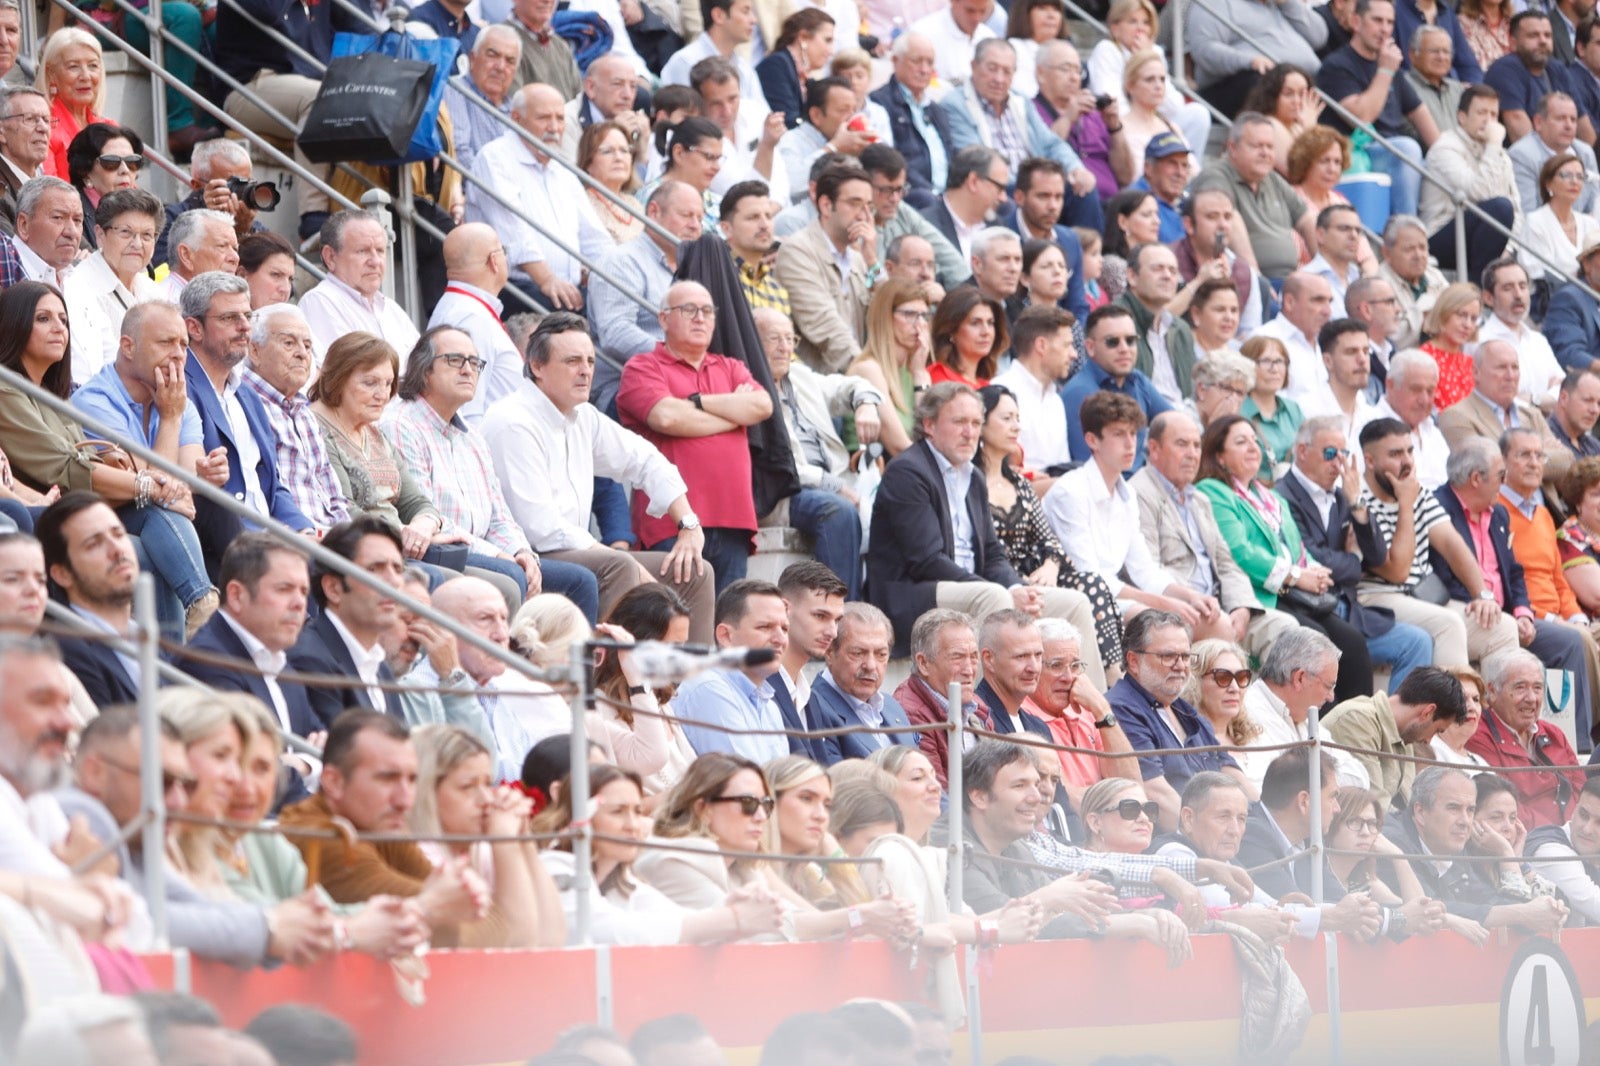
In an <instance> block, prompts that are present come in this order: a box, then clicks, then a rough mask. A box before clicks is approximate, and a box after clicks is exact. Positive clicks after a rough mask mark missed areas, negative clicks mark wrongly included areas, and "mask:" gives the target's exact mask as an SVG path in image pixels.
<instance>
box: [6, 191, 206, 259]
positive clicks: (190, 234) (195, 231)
mask: <svg viewBox="0 0 1600 1066" xmlns="http://www.w3.org/2000/svg"><path fill="white" fill-rule="evenodd" d="M68 188H71V186H68ZM19 209H20V207H19ZM207 222H217V223H220V224H222V225H224V226H227V227H228V229H230V230H231V229H233V218H232V216H230V215H225V214H223V213H222V212H221V211H213V210H211V209H210V208H209V207H201V208H196V209H195V210H193V211H185V212H184V213H183V214H181V215H179V216H178V217H177V218H175V219H173V220H172V225H171V226H170V227H168V229H167V265H168V266H170V267H176V266H177V265H178V249H179V248H193V247H195V246H196V245H198V244H199V243H200V240H201V237H202V236H203V235H204V233H205V228H206V223H207Z"/></svg>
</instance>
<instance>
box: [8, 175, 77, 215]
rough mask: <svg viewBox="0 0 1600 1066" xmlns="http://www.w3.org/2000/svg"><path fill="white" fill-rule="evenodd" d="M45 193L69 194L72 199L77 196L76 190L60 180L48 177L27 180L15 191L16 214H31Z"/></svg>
mask: <svg viewBox="0 0 1600 1066" xmlns="http://www.w3.org/2000/svg"><path fill="white" fill-rule="evenodd" d="M47 192H66V193H71V194H72V195H73V196H74V197H76V196H77V195H78V190H77V189H74V188H73V187H72V186H71V185H68V184H67V183H66V182H64V181H62V180H61V179H60V178H52V177H49V176H46V177H42V178H29V179H28V180H27V181H25V182H23V184H22V188H21V189H19V190H17V214H19V215H31V214H33V212H34V209H35V208H36V207H38V206H39V201H40V200H42V199H43V198H44V194H45V193H47Z"/></svg>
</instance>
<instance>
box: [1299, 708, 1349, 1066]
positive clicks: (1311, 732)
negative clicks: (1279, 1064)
mask: <svg viewBox="0 0 1600 1066" xmlns="http://www.w3.org/2000/svg"><path fill="white" fill-rule="evenodd" d="M1306 735H1307V737H1308V738H1309V739H1310V741H1311V760H1310V762H1311V766H1310V770H1311V775H1310V780H1309V781H1308V782H1307V783H1308V784H1309V785H1310V786H1311V794H1310V797H1309V798H1310V801H1311V802H1310V807H1311V902H1312V903H1313V904H1314V905H1315V906H1317V907H1321V906H1322V903H1323V900H1324V898H1325V891H1324V890H1325V886H1324V885H1323V867H1324V864H1325V856H1326V850H1327V841H1326V840H1325V839H1323V833H1322V753H1323V750H1324V749H1323V747H1322V730H1321V727H1320V726H1319V725H1318V723H1317V714H1316V712H1315V711H1313V712H1312V713H1311V714H1310V715H1309V716H1307V718H1306ZM1322 947H1323V951H1324V952H1326V954H1327V966H1328V975H1327V987H1328V1051H1329V1061H1330V1062H1332V1063H1333V1064H1334V1066H1338V1063H1339V1062H1340V1059H1341V1048H1342V1045H1343V1033H1342V1031H1341V1029H1342V1023H1341V1019H1340V1004H1339V937H1338V935H1337V934H1335V933H1324V934H1323V935H1322Z"/></svg>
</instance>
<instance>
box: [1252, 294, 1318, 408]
mask: <svg viewBox="0 0 1600 1066" xmlns="http://www.w3.org/2000/svg"><path fill="white" fill-rule="evenodd" d="M1332 317H1333V286H1332V285H1330V284H1328V279H1327V278H1325V277H1323V276H1322V275H1320V274H1310V273H1307V272H1306V271H1304V270H1297V271H1295V272H1294V273H1292V274H1290V275H1289V276H1288V277H1287V278H1285V279H1284V282H1283V306H1282V308H1280V309H1279V311H1278V314H1277V316H1276V317H1274V318H1272V319H1270V320H1269V321H1267V322H1265V323H1263V324H1262V326H1261V328H1260V329H1258V330H1256V332H1255V335H1256V336H1258V337H1272V338H1274V339H1275V340H1278V341H1280V342H1281V343H1282V344H1283V346H1284V348H1285V349H1287V351H1288V353H1289V384H1288V385H1287V386H1286V387H1285V388H1284V390H1283V394H1284V395H1285V396H1287V397H1289V399H1291V400H1293V401H1294V402H1295V403H1297V404H1299V405H1300V406H1302V407H1316V406H1317V405H1318V404H1319V402H1320V400H1319V396H1320V395H1321V394H1323V393H1325V392H1326V391H1327V389H1328V368H1327V367H1326V366H1324V365H1323V362H1322V350H1321V348H1320V346H1319V345H1318V343H1317V337H1318V335H1319V334H1320V333H1321V332H1322V327H1323V326H1326V325H1327V324H1328V321H1329V319H1331V318H1332Z"/></svg>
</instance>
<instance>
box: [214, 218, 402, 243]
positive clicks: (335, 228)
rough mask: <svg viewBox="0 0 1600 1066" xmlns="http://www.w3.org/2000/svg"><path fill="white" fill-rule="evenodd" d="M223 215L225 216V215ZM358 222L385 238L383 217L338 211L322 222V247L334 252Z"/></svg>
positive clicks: (385, 231)
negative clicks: (379, 230)
mask: <svg viewBox="0 0 1600 1066" xmlns="http://www.w3.org/2000/svg"><path fill="white" fill-rule="evenodd" d="M223 217H224V218H227V216H226V215H224V216H223ZM229 221H230V222H231V221H232V220H231V219H230V220H229ZM358 222H371V223H374V224H375V225H377V227H378V228H379V229H381V230H383V231H384V235H385V238H387V236H388V232H389V231H388V230H387V229H386V228H385V227H384V224H383V219H381V218H379V217H378V216H377V215H375V214H374V213H372V212H371V211H338V212H335V213H334V214H332V215H330V216H328V221H326V222H324V223H323V224H322V245H323V247H325V248H332V249H333V250H334V251H336V252H337V251H339V250H340V247H339V246H340V245H342V244H343V243H344V231H345V230H347V229H349V228H350V227H351V226H353V225H355V224H356V223H358Z"/></svg>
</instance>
